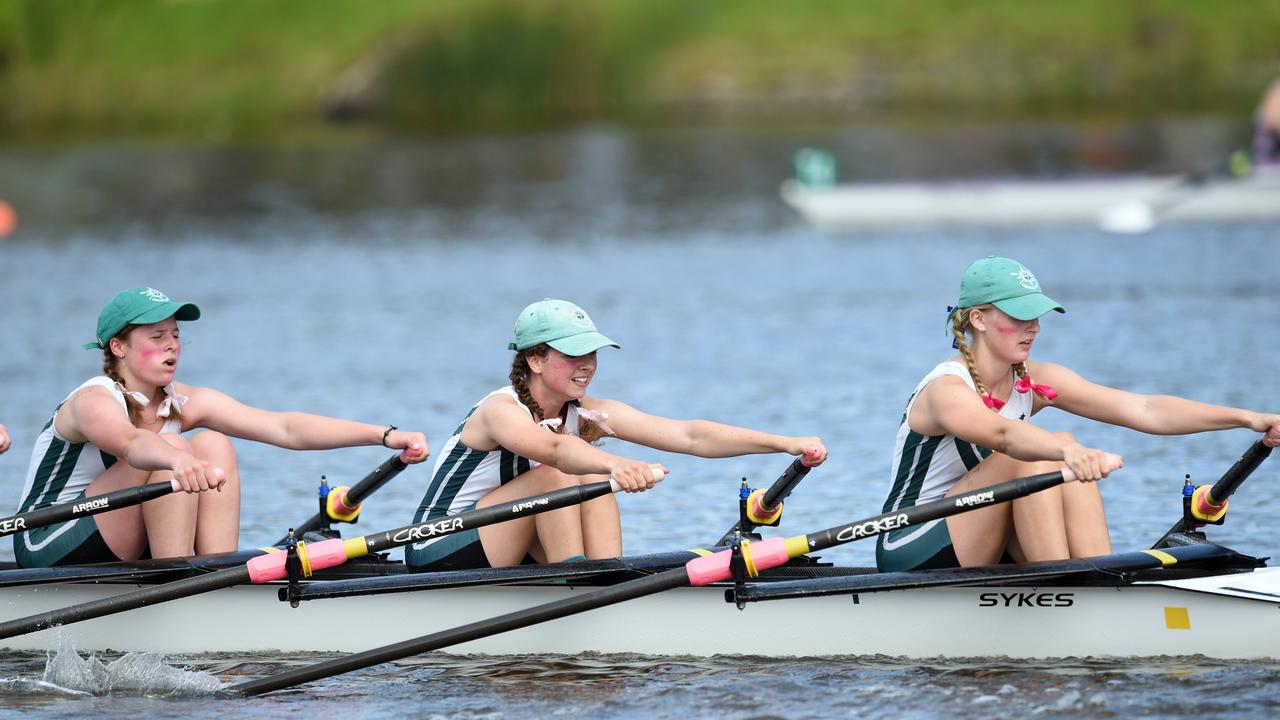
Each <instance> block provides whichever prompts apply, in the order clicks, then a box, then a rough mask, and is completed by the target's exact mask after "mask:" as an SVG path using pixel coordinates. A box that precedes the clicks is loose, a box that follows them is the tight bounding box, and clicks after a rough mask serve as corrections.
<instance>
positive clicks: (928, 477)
mask: <svg viewBox="0 0 1280 720" xmlns="http://www.w3.org/2000/svg"><path fill="white" fill-rule="evenodd" d="M957 305H958V307H956V308H954V309H950V315H949V316H948V323H949V325H950V329H951V332H952V334H953V335H954V336H955V343H954V345H955V347H956V348H957V349H958V350H959V351H960V352H959V354H958V355H955V356H953V357H952V358H951V359H949V360H947V361H946V362H943V363H942V364H940V365H938V366H937V367H936V368H934V369H933V370H932V371H931V372H930V373H929V374H928V375H926V376H925V377H924V379H923V380H921V381H920V383H919V385H917V386H916V389H915V392H914V393H912V395H911V398H910V399H909V400H908V401H907V409H906V412H905V413H903V418H902V424H901V426H900V427H899V428H898V438H897V444H896V447H895V449H894V459H893V477H892V479H891V486H890V489H889V495H888V497H887V499H886V500H885V503H884V511H885V512H891V511H894V510H898V509H901V508H905V507H910V506H913V505H916V504H919V503H923V502H926V501H930V500H937V499H939V498H941V497H944V496H951V495H957V494H960V493H964V492H968V491H971V490H976V489H979V488H983V487H987V486H989V485H994V484H996V483H999V482H1003V481H1006V480H1011V479H1013V478H1016V477H1023V476H1028V475H1036V474H1039V473H1046V472H1053V471H1055V470H1059V469H1061V468H1062V467H1064V466H1065V467H1068V468H1070V469H1071V470H1072V472H1074V473H1075V474H1076V476H1077V477H1078V478H1079V479H1080V480H1083V481H1086V482H1072V483H1067V484H1065V485H1060V486H1058V487H1055V488H1053V489H1050V490H1046V491H1043V492H1039V493H1036V494H1034V495H1030V496H1027V497H1024V498H1022V499H1019V500H1014V501H1013V502H1012V503H1005V504H1001V505H996V506H992V507H987V508H983V509H980V510H973V511H970V512H966V513H962V514H960V515H954V516H951V517H948V518H945V522H943V521H940V520H938V521H933V522H930V523H926V524H924V525H921V526H919V527H912V528H903V529H901V530H895V531H891V532H889V533H887V534H885V535H882V536H880V538H879V540H878V542H877V545H876V563H877V565H878V566H879V567H880V569H881V570H884V571H897V570H911V569H924V568H942V567H955V566H972V565H985V564H991V563H995V562H999V561H1001V560H1002V558H1005V556H1006V553H1007V556H1008V557H1010V558H1012V559H1013V560H1015V561H1018V562H1030V561H1036V560H1054V559H1064V558H1068V557H1089V556H1095V555H1105V554H1108V553H1110V552H1111V539H1110V536H1109V535H1108V532H1107V521H1106V516H1105V515H1104V513H1103V509H1102V498H1101V496H1100V495H1099V493H1098V486H1097V484H1096V483H1095V482H1093V481H1096V480H1099V479H1101V478H1103V477H1106V476H1107V474H1108V473H1110V472H1111V471H1113V470H1115V469H1116V468H1118V467H1120V465H1121V460H1120V458H1119V456H1116V455H1112V454H1110V453H1105V452H1103V451H1101V450H1097V449H1094V448H1089V447H1085V446H1084V445H1082V444H1080V443H1079V442H1077V441H1076V439H1075V438H1073V437H1072V436H1071V435H1069V434H1067V433H1051V432H1048V431H1045V430H1042V429H1040V428H1037V427H1036V426H1035V425H1032V424H1031V423H1030V422H1028V421H1027V420H1028V418H1030V417H1031V416H1032V415H1034V414H1036V413H1037V412H1039V411H1040V410H1042V409H1044V408H1046V407H1057V408H1060V409H1062V410H1066V411H1067V412H1070V413H1073V414H1076V415H1080V416H1083V417H1087V418H1091V419H1093V420H1098V421H1100V422H1105V423H1109V424H1112V425H1121V426H1124V427H1128V428H1132V429H1134V430H1140V431H1142V432H1147V433H1152V434H1156V435H1181V434H1187V433H1195V432H1203V431H1207V430H1223V429H1227V428H1251V429H1253V430H1256V431H1258V432H1264V433H1266V437H1265V438H1264V441H1265V442H1266V443H1267V444H1268V445H1270V446H1272V447H1274V446H1276V445H1277V444H1280V415H1267V414H1262V413H1256V412H1252V411H1249V410H1238V409H1234V408H1227V407H1220V406H1217V405H1208V404H1205V403H1200V402H1194V401H1191V400H1184V399H1182V398H1177V397H1171V396H1168V395H1138V394H1134V393H1130V392H1125V391H1122V390H1116V389H1113V388H1109V387H1106V386H1103V385H1098V384H1096V383H1092V382H1089V381H1087V380H1085V379H1084V378H1082V377H1080V376H1079V375H1077V374H1076V373H1074V372H1072V371H1071V370H1069V369H1068V368H1066V367H1063V366H1061V365H1055V364H1052V363H1046V362H1032V361H1030V360H1029V359H1028V357H1029V356H1030V354H1031V345H1032V343H1033V342H1034V341H1035V339H1036V335H1037V333H1039V332H1040V321H1039V319H1038V318H1039V317H1040V316H1041V315H1044V314H1045V313H1047V312H1049V311H1050V310H1057V311H1058V312H1065V310H1064V309H1063V308H1062V306H1061V305H1059V304H1058V303H1056V302H1054V301H1053V300H1050V299H1049V298H1048V297H1046V296H1045V294H1044V293H1043V292H1042V291H1041V289H1040V283H1039V282H1038V281H1037V280H1036V277H1035V275H1033V274H1032V273H1031V271H1030V270H1028V269H1026V268H1025V267H1023V266H1022V265H1021V264H1019V263H1017V262H1014V261H1013V260H1009V259H1007V258H998V257H988V258H986V259H983V260H978V261H976V262H974V263H972V264H971V265H969V267H968V269H967V270H965V273H964V278H963V280H962V281H961V283H960V299H959V301H958V302H957ZM1033 378H1034V381H1033Z"/></svg>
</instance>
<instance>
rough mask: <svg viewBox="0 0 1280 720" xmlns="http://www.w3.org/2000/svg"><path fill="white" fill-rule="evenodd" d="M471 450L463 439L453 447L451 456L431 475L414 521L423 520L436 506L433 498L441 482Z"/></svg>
mask: <svg viewBox="0 0 1280 720" xmlns="http://www.w3.org/2000/svg"><path fill="white" fill-rule="evenodd" d="M469 452H471V448H469V447H467V446H466V445H463V444H462V441H458V442H457V443H456V444H455V445H454V446H453V449H451V450H450V451H449V456H448V457H446V458H445V459H444V462H443V463H441V464H440V469H439V470H437V471H436V473H435V475H432V476H431V484H430V485H428V486H427V492H426V493H424V494H423V496H422V502H421V503H420V504H419V505H418V512H416V513H415V514H414V516H413V521H414V522H422V518H423V516H425V515H426V513H427V511H429V510H430V509H431V508H432V507H434V506H435V503H433V502H432V498H434V497H435V496H436V493H437V492H438V491H439V490H440V484H441V483H443V482H444V479H445V478H447V477H449V473H450V472H451V471H452V470H453V468H454V466H455V465H457V464H458V463H459V462H461V460H462V458H464V457H466V455H467V453H469Z"/></svg>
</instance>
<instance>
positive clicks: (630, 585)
mask: <svg viewBox="0 0 1280 720" xmlns="http://www.w3.org/2000/svg"><path fill="white" fill-rule="evenodd" d="M1110 457H1111V458H1112V459H1113V462H1114V466H1116V467H1118V466H1119V458H1118V457H1116V456H1110ZM1073 479H1074V474H1073V473H1072V472H1071V471H1070V470H1067V469H1064V470H1062V471H1060V472H1052V473H1045V474H1043V475H1035V476H1032V477H1025V478H1019V479H1016V480H1010V481H1009V482H1005V483H1000V484H999V485H992V486H990V487H986V488H982V489H980V490H974V491H972V492H967V493H962V494H960V495H955V496H953V497H948V498H943V499H941V500H935V501H933V502H928V503H924V504H921V505H916V506H915V507H911V508H906V509H904V510H901V511H898V512H890V513H884V514H882V515H876V516H874V517H870V518H866V519H864V520H858V521H855V522H852V523H849V524H847V525H840V526H837V527H834V528H830V529H828V530H823V531H821V532H817V533H810V534H808V535H797V536H796V537H793V538H787V539H783V538H771V539H769V540H764V541H762V542H756V543H751V544H750V546H753V547H754V548H755V549H754V550H751V551H750V552H746V551H745V548H747V547H749V546H748V544H747V543H743V548H744V553H743V554H744V556H745V559H746V560H747V562H748V571H749V572H751V574H753V575H754V574H756V573H758V572H759V571H762V570H766V569H769V568H773V567H777V566H779V565H782V564H783V563H785V562H786V561H787V560H788V559H790V558H793V557H799V556H800V555H804V554H805V553H808V552H812V551H814V550H822V549H824V548H829V547H832V546H835V545H841V544H844V543H847V542H852V541H854V540H860V539H862V538H868V537H874V536H876V535H880V534H882V533H885V532H888V531H890V530H894V529H897V528H904V527H909V526H911V525H918V524H920V523H924V522H928V521H930V520H935V519H938V518H944V517H948V516H950V515H956V514H959V513H962V512H968V511H970V510H976V509H978V508H982V507H987V506H990V505H995V504H998V503H1002V502H1008V501H1010V500H1015V499H1017V498H1020V497H1025V496H1027V495H1030V494H1032V493H1034V492H1039V491H1041V490H1047V489H1048V488H1051V487H1054V486H1055V485H1060V484H1062V483H1063V482H1064V481H1069V480H1073ZM731 555H732V551H731V550H722V551H720V552H718V553H715V554H714V555H709V556H705V557H699V558H695V559H693V560H690V561H689V562H688V563H687V564H686V565H684V566H683V567H678V568H674V569H672V570H667V571H665V572H661V573H658V574H655V575H650V576H648V577H643V578H639V579H637V580H631V581H629V582H624V583H621V584H618V585H614V586H611V587H605V588H600V589H599V590H593V591H591V592H586V593H582V594H580V595H575V596H573V597H570V598H567V599H564V600H558V601H554V602H550V603H545V604H543V605H538V606H536V607H532V608H528V609H525V610H518V611H516V612H512V613H507V614H505V615H499V616H498V617H494V618H489V619H487V620H480V621H477V622H473V623H469V624H467V625H462V626H460V627H456V628H452V629H450V630H443V631H441V632H437V633H433V634H431V635H425V636H423V637H420V638H416V639H413V640H406V641H404V642H400V643H396V644H394V645H387V646H385V647H381V648H376V649H373V650H368V651H365V652H361V653H356V654H353V655H348V656H345V657H341V658H336V659H334V660H328V661H323V662H319V663H315V664H314V665H310V666H306V667H300V668H295V669H293V670H287V671H285V672H282V673H276V674H275V675H270V676H268V677H264V678H259V679H257V680H250V681H248V682H243V683H238V684H236V685H232V686H231V687H229V688H227V691H228V692H230V693H234V694H237V695H261V694H262V693H266V692H271V691H273V690H279V689H281V688H286V687H292V686H294V685H299V684H301V683H304V682H310V681H312V680H319V679H321V678H326V677H330V676H333V675H338V674H341V673H344V672H350V671H352V670H359V669H361V668H366V667H369V666H371V665H377V664H380V663H384V662H391V661H394V660H399V659H401V658H405V657H409V656H411V655H419V654H422V653H425V652H430V651H433V650H439V649H441V648H446V647H450V646H453V645H457V644H459V643H464V642H470V641H472V640H478V639H480V638H485V637H489V636H491V635H497V634H499V633H503V632H507V631H510V630H516V629H519V628H523V627H528V626H530V625H536V624H538V623H542V622H546V621H548V620H555V619H557V618H562V617H566V616H568V615H574V614H576V613H580V612H585V611H587V610H594V609H596V608H601V607H605V606H607V605H613V604H615V603H620V602H623V601H626V600H633V599H635V598H640V597H644V596H646V595H652V594H654V593H659V592H662V591H664V590H672V589H675V588H679V587H686V586H690V585H694V586H697V585H709V584H711V583H715V582H721V581H724V580H728V579H730V577H731V576H732V571H731V569H730V562H731Z"/></svg>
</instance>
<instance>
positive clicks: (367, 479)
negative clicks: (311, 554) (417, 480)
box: [276, 454, 408, 545]
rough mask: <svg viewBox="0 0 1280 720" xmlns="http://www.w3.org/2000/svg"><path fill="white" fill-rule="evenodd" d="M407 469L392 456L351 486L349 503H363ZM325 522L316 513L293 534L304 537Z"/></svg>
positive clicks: (321, 516)
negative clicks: (304, 534)
mask: <svg viewBox="0 0 1280 720" xmlns="http://www.w3.org/2000/svg"><path fill="white" fill-rule="evenodd" d="M406 467H408V465H406V464H405V462H404V460H401V459H400V455H398V454H397V455H392V456H391V457H390V458H388V459H387V461H386V462H384V463H382V464H381V465H379V466H378V467H376V468H374V469H373V471H372V472H370V473H369V474H368V475H365V476H364V477H363V478H362V479H361V480H360V482H358V483H356V484H355V485H352V486H351V489H350V490H348V491H347V501H348V502H349V503H351V504H353V505H354V504H355V503H358V502H361V501H362V500H364V499H365V498H367V497H369V496H370V495H372V494H373V493H374V492H375V491H377V490H378V489H379V488H381V487H382V486H383V485H386V484H387V481H389V480H390V479H391V478H393V477H395V476H396V475H399V474H400V471H401V470H404V469H405V468H406ZM323 522H324V515H322V514H321V513H316V514H315V515H312V516H311V517H310V518H309V519H307V520H306V521H305V522H303V523H301V524H299V525H295V526H294V528H293V534H294V535H295V536H296V537H302V534H303V533H305V532H310V531H312V530H315V529H317V528H319V527H320V526H321V525H322V524H323ZM284 541H285V538H280V540H279V541H277V542H276V544H277V545H281V544H283V543H284Z"/></svg>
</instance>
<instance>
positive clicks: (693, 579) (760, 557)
mask: <svg viewBox="0 0 1280 720" xmlns="http://www.w3.org/2000/svg"><path fill="white" fill-rule="evenodd" d="M732 556H733V551H732V550H721V551H720V552H718V553H715V554H714V555H705V556H703V557H700V558H694V559H692V560H690V561H689V562H687V563H685V565H684V567H685V571H686V572H687V573H689V584H690V585H692V586H694V587H700V586H702V585H710V584H711V583H715V582H721V581H724V580H729V579H732V578H733V571H732V570H731V569H730V568H729V562H730V560H731V559H732ZM751 558H752V560H753V561H754V563H755V566H756V570H757V571H761V570H768V569H769V568H775V567H778V566H779V565H784V564H786V562H787V560H790V559H791V556H789V555H787V541H786V540H785V539H783V538H769V539H768V540H760V541H758V542H753V543H751Z"/></svg>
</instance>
